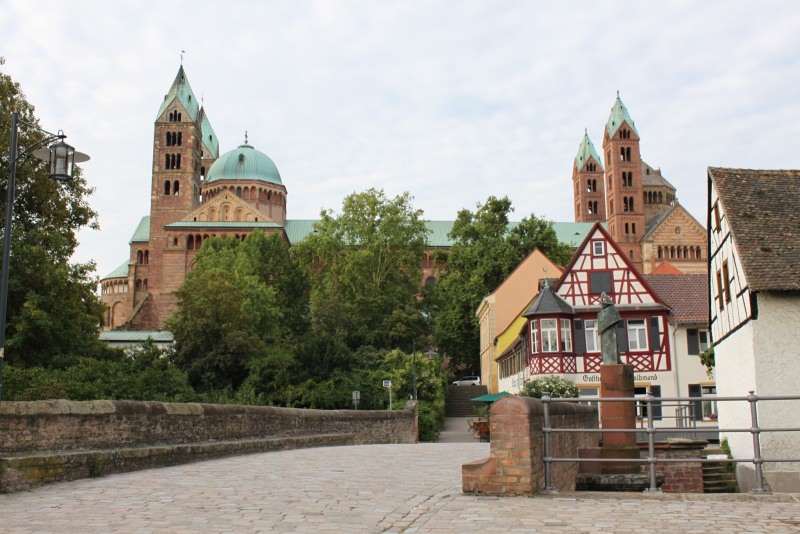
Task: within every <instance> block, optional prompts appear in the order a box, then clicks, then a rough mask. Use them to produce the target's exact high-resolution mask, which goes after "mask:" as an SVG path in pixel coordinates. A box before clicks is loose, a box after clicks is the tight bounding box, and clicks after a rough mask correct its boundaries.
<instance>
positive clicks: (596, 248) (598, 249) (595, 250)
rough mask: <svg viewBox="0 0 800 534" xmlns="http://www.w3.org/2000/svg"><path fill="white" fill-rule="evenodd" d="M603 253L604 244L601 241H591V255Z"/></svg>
mask: <svg viewBox="0 0 800 534" xmlns="http://www.w3.org/2000/svg"><path fill="white" fill-rule="evenodd" d="M603 255H605V246H604V243H603V242H602V241H592V256H603Z"/></svg>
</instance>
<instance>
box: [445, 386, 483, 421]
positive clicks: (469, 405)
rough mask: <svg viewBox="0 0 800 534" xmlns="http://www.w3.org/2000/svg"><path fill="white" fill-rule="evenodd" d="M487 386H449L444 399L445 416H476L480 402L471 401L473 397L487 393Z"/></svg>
mask: <svg viewBox="0 0 800 534" xmlns="http://www.w3.org/2000/svg"><path fill="white" fill-rule="evenodd" d="M486 393H488V390H487V389H486V386H449V387H448V388H447V396H446V397H445V401H444V416H445V417H475V415H476V414H475V407H476V406H479V404H478V403H474V402H471V401H470V399H471V398H473V397H480V396H481V395H486Z"/></svg>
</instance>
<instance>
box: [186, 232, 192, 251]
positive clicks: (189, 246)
mask: <svg viewBox="0 0 800 534" xmlns="http://www.w3.org/2000/svg"><path fill="white" fill-rule="evenodd" d="M186 250H194V236H193V235H191V234H190V235H189V237H187V238H186Z"/></svg>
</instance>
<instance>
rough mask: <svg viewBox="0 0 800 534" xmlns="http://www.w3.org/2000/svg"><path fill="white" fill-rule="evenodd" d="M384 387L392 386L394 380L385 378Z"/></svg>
mask: <svg viewBox="0 0 800 534" xmlns="http://www.w3.org/2000/svg"><path fill="white" fill-rule="evenodd" d="M383 387H385V388H390V387H392V381H391V380H384V381H383Z"/></svg>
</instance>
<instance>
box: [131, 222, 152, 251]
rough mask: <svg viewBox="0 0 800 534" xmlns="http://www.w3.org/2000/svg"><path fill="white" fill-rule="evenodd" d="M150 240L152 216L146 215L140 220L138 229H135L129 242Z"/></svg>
mask: <svg viewBox="0 0 800 534" xmlns="http://www.w3.org/2000/svg"><path fill="white" fill-rule="evenodd" d="M148 241H150V216H149V215H145V216H144V217H142V219H141V220H140V221H139V225H138V226H137V227H136V230H134V231H133V235H132V236H131V240H130V241H128V244H131V243H147V242H148Z"/></svg>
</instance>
